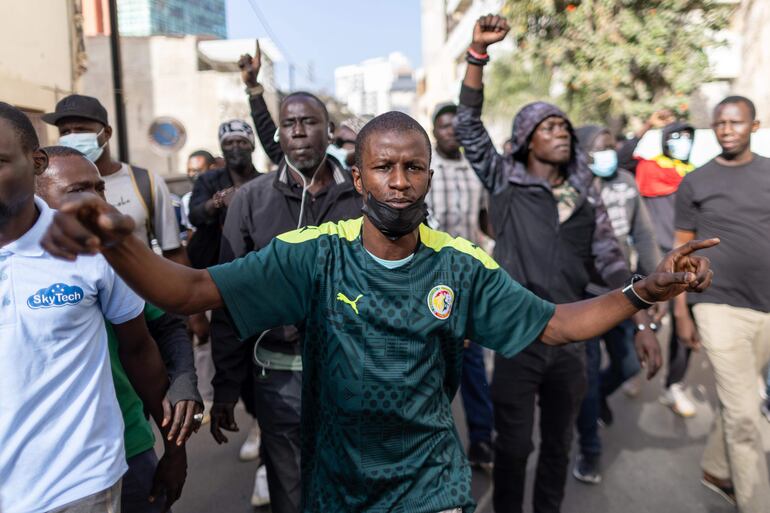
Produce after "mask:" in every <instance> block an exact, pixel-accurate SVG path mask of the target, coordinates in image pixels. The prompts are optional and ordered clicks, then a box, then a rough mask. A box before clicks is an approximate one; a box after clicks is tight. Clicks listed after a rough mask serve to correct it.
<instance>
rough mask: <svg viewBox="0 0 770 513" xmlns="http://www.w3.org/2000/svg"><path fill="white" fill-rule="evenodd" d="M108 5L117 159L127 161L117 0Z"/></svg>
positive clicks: (111, 0) (126, 133) (110, 1)
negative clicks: (116, 131) (116, 130)
mask: <svg viewBox="0 0 770 513" xmlns="http://www.w3.org/2000/svg"><path fill="white" fill-rule="evenodd" d="M109 5H110V53H111V54H112V84H113V87H114V88H115V89H114V92H113V95H114V99H115V126H116V128H117V129H118V159H119V160H120V161H121V162H128V130H127V129H126V107H125V105H124V103H123V65H122V61H121V59H120V32H119V30H118V5H117V0H109Z"/></svg>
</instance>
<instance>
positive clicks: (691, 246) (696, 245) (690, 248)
mask: <svg viewBox="0 0 770 513" xmlns="http://www.w3.org/2000/svg"><path fill="white" fill-rule="evenodd" d="M719 242H720V241H719V239H718V238H713V239H706V240H691V241H690V242H688V243H687V244H685V245H684V246H680V247H678V248H676V249H675V250H674V253H675V254H677V255H679V256H687V255H690V254H692V253H694V252H696V251H699V250H701V249H707V248H711V247H714V246H716V245H717V244H719Z"/></svg>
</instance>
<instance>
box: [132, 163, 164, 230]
mask: <svg viewBox="0 0 770 513" xmlns="http://www.w3.org/2000/svg"><path fill="white" fill-rule="evenodd" d="M128 170H129V171H130V172H129V175H130V176H131V183H133V184H134V189H135V190H136V192H137V196H139V199H140V200H141V201H142V204H143V206H144V211H145V212H146V213H147V237H148V238H149V239H150V240H149V241H148V242H152V239H153V238H157V237H156V234H155V177H154V176H153V175H152V173H150V172H149V171H148V170H146V169H144V168H141V167H136V166H131V165H129V166H128Z"/></svg>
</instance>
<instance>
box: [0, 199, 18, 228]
mask: <svg viewBox="0 0 770 513" xmlns="http://www.w3.org/2000/svg"><path fill="white" fill-rule="evenodd" d="M23 205H24V202H23V201H20V202H19V203H17V204H15V205H8V204H7V203H3V202H0V227H4V226H6V225H7V224H8V223H10V222H11V221H13V220H14V219H15V218H16V217H17V216H18V215H19V212H21V209H22V206H23Z"/></svg>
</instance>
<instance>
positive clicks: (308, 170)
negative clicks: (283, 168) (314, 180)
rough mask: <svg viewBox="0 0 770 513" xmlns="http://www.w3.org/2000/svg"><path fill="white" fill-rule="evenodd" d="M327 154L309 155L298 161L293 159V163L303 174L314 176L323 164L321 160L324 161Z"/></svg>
mask: <svg viewBox="0 0 770 513" xmlns="http://www.w3.org/2000/svg"><path fill="white" fill-rule="evenodd" d="M325 156H326V155H325V154H321V155H313V156H309V157H307V158H304V159H301V160H298V161H296V162H295V161H292V164H293V165H294V167H296V168H297V169H298V170H299V171H300V172H301V173H302V174H303V175H305V176H306V177H308V178H310V177H312V176H313V174H314V173H315V172H316V170H317V169H318V166H320V165H321V162H322V161H323V159H324V157H325Z"/></svg>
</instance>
